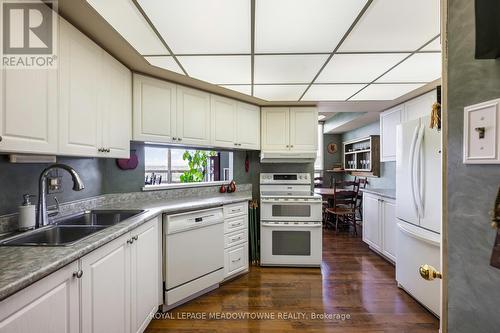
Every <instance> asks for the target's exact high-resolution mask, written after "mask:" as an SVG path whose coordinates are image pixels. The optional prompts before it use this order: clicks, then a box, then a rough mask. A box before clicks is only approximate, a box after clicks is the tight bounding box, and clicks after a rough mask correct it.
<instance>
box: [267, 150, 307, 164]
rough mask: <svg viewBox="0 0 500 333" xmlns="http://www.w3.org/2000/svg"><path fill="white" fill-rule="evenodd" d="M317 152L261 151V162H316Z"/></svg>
mask: <svg viewBox="0 0 500 333" xmlns="http://www.w3.org/2000/svg"><path fill="white" fill-rule="evenodd" d="M315 159H316V152H310V151H308V152H289V151H281V152H280V151H273V152H269V151H268V152H264V151H263V152H261V153H260V162H261V163H314V160H315Z"/></svg>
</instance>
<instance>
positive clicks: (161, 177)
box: [144, 146, 233, 189]
mask: <svg viewBox="0 0 500 333" xmlns="http://www.w3.org/2000/svg"><path fill="white" fill-rule="evenodd" d="M144 156H145V158H144V160H145V163H144V164H145V174H144V185H145V187H144V189H154V188H160V187H176V185H178V186H179V187H182V186H189V185H188V184H191V185H194V184H199V185H203V184H205V185H207V184H209V183H214V182H220V181H228V180H230V179H231V178H232V169H233V153H232V152H228V151H215V150H200V149H190V148H171V147H155V146H146V147H145V148H144Z"/></svg>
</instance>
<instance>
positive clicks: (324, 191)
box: [314, 187, 355, 199]
mask: <svg viewBox="0 0 500 333" xmlns="http://www.w3.org/2000/svg"><path fill="white" fill-rule="evenodd" d="M314 193H317V194H319V195H321V196H322V197H323V198H324V199H332V198H334V197H335V195H336V194H338V193H341V194H342V195H350V194H353V195H354V193H355V192H354V191H353V190H349V189H346V188H337V189H334V188H326V187H317V188H315V189H314Z"/></svg>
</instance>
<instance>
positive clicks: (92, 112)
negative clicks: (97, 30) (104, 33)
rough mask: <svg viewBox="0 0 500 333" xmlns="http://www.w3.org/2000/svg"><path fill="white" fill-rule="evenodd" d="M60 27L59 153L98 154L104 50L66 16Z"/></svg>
mask: <svg viewBox="0 0 500 333" xmlns="http://www.w3.org/2000/svg"><path fill="white" fill-rule="evenodd" d="M59 29H60V36H59V38H60V47H59V75H60V85H59V89H60V92H59V108H60V109H59V152H60V153H61V154H63V155H78V156H98V155H99V152H98V149H99V148H101V147H100V141H101V133H102V115H101V107H100V105H99V95H100V93H99V88H100V80H101V78H102V77H101V73H102V70H103V68H102V67H101V65H102V63H101V58H102V49H101V48H100V47H99V46H97V44H95V43H94V42H92V41H91V40H90V39H88V38H87V37H86V36H85V35H84V34H83V33H81V32H80V31H78V30H77V29H76V28H75V27H73V26H72V25H71V24H69V23H68V22H66V21H65V20H63V19H60V20H59Z"/></svg>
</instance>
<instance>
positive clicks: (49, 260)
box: [0, 192, 252, 300]
mask: <svg viewBox="0 0 500 333" xmlns="http://www.w3.org/2000/svg"><path fill="white" fill-rule="evenodd" d="M251 198H252V193H251V192H237V193H233V194H224V195H212V196H210V197H187V198H182V199H175V200H172V199H170V200H168V201H165V200H162V201H147V202H140V201H139V202H138V201H133V202H132V201H122V202H120V203H117V204H112V205H106V206H101V207H97V209H103V208H106V209H145V210H146V211H145V212H144V213H142V214H140V215H137V216H134V217H132V218H130V219H128V220H125V221H123V222H121V223H118V224H116V225H114V226H111V227H109V228H106V229H105V230H103V231H100V232H98V233H96V234H95V235H93V236H91V237H89V238H86V239H84V240H82V241H80V242H77V243H76V244H74V245H71V246H57V247H55V246H54V247H48V246H0V300H3V299H5V298H7V297H8V296H10V295H12V294H14V293H16V292H17V291H19V290H21V289H23V288H25V287H27V286H29V285H30V284H32V283H34V282H36V281H38V280H40V279H42V278H43V277H45V276H47V275H49V274H50V273H53V272H55V271H56V270H58V269H60V268H62V267H63V266H65V265H67V264H69V263H71V262H73V261H75V260H78V259H79V258H81V257H83V256H84V255H86V254H87V253H89V252H91V251H92V250H94V249H96V248H98V247H100V246H102V245H104V244H106V243H108V242H110V241H112V240H113V239H115V238H118V237H120V236H121V235H123V234H126V233H127V232H129V231H130V230H132V229H135V228H137V227H138V226H140V225H141V224H143V223H145V222H147V221H149V220H150V219H152V218H154V217H156V216H158V215H161V214H163V213H178V212H182V211H190V210H197V209H205V208H210V207H216V206H220V205H225V204H230V203H234V202H241V201H245V200H250V199H251Z"/></svg>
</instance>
